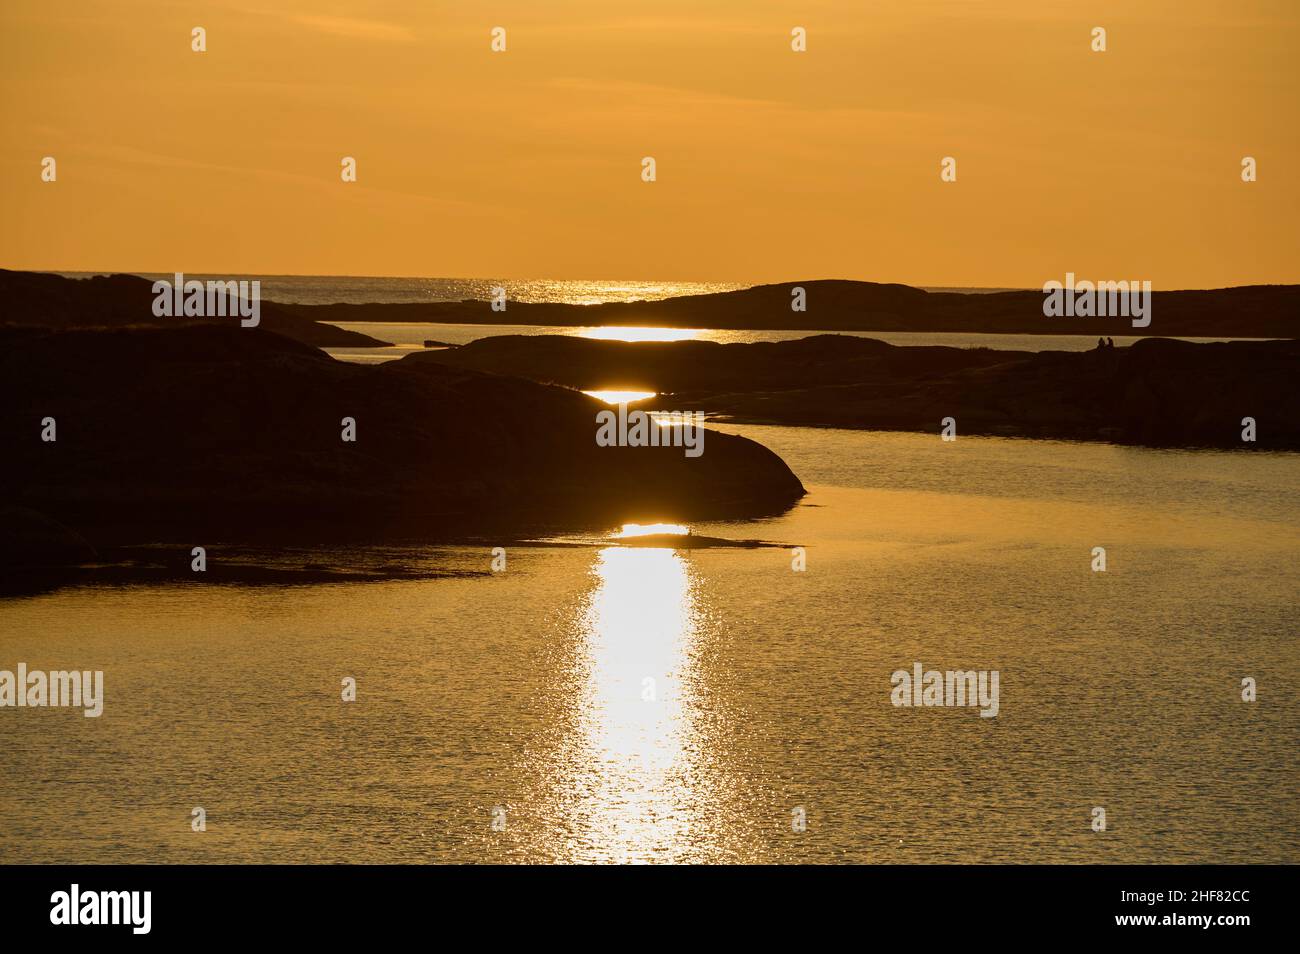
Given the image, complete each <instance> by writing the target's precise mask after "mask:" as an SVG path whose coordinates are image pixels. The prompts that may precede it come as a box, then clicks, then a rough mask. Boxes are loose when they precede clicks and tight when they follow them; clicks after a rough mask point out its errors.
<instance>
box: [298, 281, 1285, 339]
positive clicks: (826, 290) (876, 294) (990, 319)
mask: <svg viewBox="0 0 1300 954" xmlns="http://www.w3.org/2000/svg"><path fill="white" fill-rule="evenodd" d="M1047 277H1049V278H1056V279H1058V280H1059V279H1060V278H1061V277H1062V276H1047ZM1124 277H1125V276H1122V275H1121V276H1115V278H1116V279H1121V278H1124ZM796 286H797V287H800V288H803V289H804V290H805V292H806V293H807V302H808V310H807V311H804V312H793V311H791V310H790V302H791V289H792V288H795V287H796ZM281 307H282V308H283V309H284V310H285V311H287V312H289V313H291V314H295V315H298V316H300V317H303V318H312V319H315V320H317V321H434V322H450V323H454V324H482V325H492V324H507V325H561V326H584V325H662V326H666V327H670V328H757V329H795V330H799V329H805V330H808V331H930V332H941V331H947V332H984V333H1007V334H1010V333H1015V334H1052V335H1075V334H1079V335H1092V336H1096V335H1148V334H1151V335H1166V336H1168V335H1176V336H1181V337H1208V338H1215V337H1224V338H1252V337H1255V338H1289V337H1293V336H1295V334H1296V327H1297V316H1300V285H1247V286H1242V287H1239V288H1218V289H1208V290H1198V291H1158V290H1157V291H1153V292H1152V319H1151V324H1150V325H1149V326H1148V327H1147V328H1134V327H1132V326H1131V324H1130V322H1129V319H1127V318H1121V317H1106V318H1065V317H1060V318H1048V317H1046V316H1044V314H1043V293H1042V291H1041V290H1029V291H1010V292H993V293H985V294H963V293H959V292H927V291H923V290H922V289H919V288H912V287H910V286H908V285H884V284H877V283H875V282H857V281H840V280H827V281H808V282H786V283H783V284H779V285H758V286H756V287H754V288H747V289H743V290H740V291H730V292H719V293H715V294H708V295H685V296H682V297H680V298H668V299H664V300H663V301H638V302H610V303H606V304H602V305H564V304H552V303H539V304H532V303H527V302H514V301H512V302H509V304H508V306H507V308H506V310H505V311H501V312H495V311H493V310H492V309H491V307H490V306H489V304H488V303H487V302H484V301H459V302H430V303H427V304H382V305H381V304H375V305H282V306H281Z"/></svg>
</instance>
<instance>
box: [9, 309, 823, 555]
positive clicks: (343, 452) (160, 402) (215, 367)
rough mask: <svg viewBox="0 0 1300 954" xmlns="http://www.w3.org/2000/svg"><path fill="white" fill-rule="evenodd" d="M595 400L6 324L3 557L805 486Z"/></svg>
mask: <svg viewBox="0 0 1300 954" xmlns="http://www.w3.org/2000/svg"><path fill="white" fill-rule="evenodd" d="M453 350H454V349H453ZM432 353H441V352H432ZM602 407H604V405H603V404H601V403H600V402H598V401H596V400H594V399H592V398H589V397H587V396H586V395H583V394H580V393H577V392H575V391H572V390H569V389H565V388H561V387H554V386H547V385H542V384H538V383H535V382H532V381H527V380H523V379H519V378H503V377H499V376H496V375H489V374H483V373H481V372H477V371H471V370H465V369H460V368H453V367H448V366H446V365H442V364H438V363H436V362H426V363H413V362H406V361H399V362H392V363H389V364H385V365H362V364H349V363H346V362H342V361H337V360H335V359H333V358H331V357H329V356H328V355H326V354H324V353H323V352H321V351H318V350H316V349H315V348H311V347H308V346H306V345H303V344H300V343H298V342H295V341H291V340H289V339H288V338H285V337H281V336H280V335H277V334H272V333H270V332H267V331H264V330H262V329H252V328H240V327H239V326H238V325H237V324H234V325H231V324H226V325H215V326H204V325H188V326H186V325H183V326H179V327H174V328H124V329H116V330H82V329H76V330H68V331H49V330H45V329H33V328H0V442H3V446H4V447H5V467H4V468H3V472H2V476H0V501H3V504H4V505H6V506H8V507H10V508H19V509H20V510H21V511H22V512H23V513H24V514H26V516H24V517H22V518H21V520H18V521H17V522H18V523H20V524H21V527H20V530H21V532H18V533H16V534H13V533H11V534H10V536H11V537H14V536H17V538H18V539H17V540H13V539H11V542H10V544H9V545H8V546H5V545H0V552H4V553H6V554H7V559H8V560H9V562H10V563H13V562H16V561H22V560H24V559H30V558H31V557H32V555H33V554H34V553H35V554H46V555H50V554H53V555H54V556H55V557H57V556H58V554H73V555H77V554H80V553H82V550H81V548H80V546H79V543H78V537H80V538H84V540H86V541H88V542H89V543H90V544H91V545H93V546H95V547H96V548H98V547H100V546H102V545H105V544H118V543H123V542H131V541H140V542H145V541H149V542H156V541H162V540H176V541H182V542H188V543H191V544H195V543H202V542H203V541H216V540H223V541H231V542H245V543H246V542H253V541H258V540H264V541H266V542H268V543H277V542H282V541H289V540H295V541H313V540H331V539H348V540H356V541H361V542H379V541H383V540H391V539H412V540H413V539H420V538H424V539H447V538H448V537H450V536H455V535H462V536H476V537H483V536H487V535H489V534H491V533H494V532H503V533H507V532H510V533H517V532H520V528H521V527H524V526H528V527H550V528H565V527H576V526H595V525H599V524H602V523H603V524H604V525H606V526H607V525H609V524H610V523H613V522H618V521H620V520H631V519H645V518H651V519H664V520H671V519H675V518H676V519H699V518H706V517H723V516H738V517H743V516H756V515H762V514H767V513H775V512H779V511H781V510H784V509H786V508H787V507H789V506H790V505H791V504H793V503H794V502H795V501H796V500H798V499H799V497H800V496H802V495H803V493H804V490H803V487H802V486H801V484H800V483H799V480H798V479H797V478H796V477H795V475H794V474H792V473H791V472H790V469H789V468H788V467H787V466H786V465H785V464H784V463H783V462H782V461H781V460H780V458H778V457H777V456H776V455H775V454H773V453H772V452H771V451H769V450H767V449H766V448H764V447H762V446H760V445H758V444H756V443H754V442H752V441H749V440H746V439H744V438H740V437H734V436H728V435H724V434H718V433H715V432H709V434H708V436H707V439H706V441H705V445H704V448H705V452H704V453H703V454H702V455H701V456H698V457H694V458H692V457H687V456H686V455H685V454H684V453H683V450H682V448H680V447H601V446H598V445H597V443H596V441H595V433H596V419H595V415H596V412H597V411H598V410H599V409H601V408H602ZM344 418H351V419H353V420H354V421H355V428H356V440H355V442H345V441H344V440H343V439H342V435H343V419H344ZM47 419H52V420H53V422H54V427H55V431H54V432H53V434H54V436H55V437H56V440H54V441H46V440H43V439H42V437H43V433H44V432H45V429H46V424H45V423H44V422H45V421H46V420H47ZM15 519H17V518H15ZM42 528H44V529H42ZM60 528H67V529H68V530H70V531H72V532H73V534H75V535H69V534H66V533H64V532H63V530H62V529H60ZM3 535H4V534H3V533H0V537H3ZM41 540H43V541H44V542H43V543H40V544H39V545H38V544H37V542H36V541H41ZM24 541H26V542H25V543H24ZM3 562H4V560H3V559H0V563H3Z"/></svg>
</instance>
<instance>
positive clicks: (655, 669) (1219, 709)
mask: <svg viewBox="0 0 1300 954" xmlns="http://www.w3.org/2000/svg"><path fill="white" fill-rule="evenodd" d="M722 429H724V430H731V431H736V432H741V433H745V434H748V435H750V436H752V437H754V438H755V439H758V440H760V441H762V442H763V443H765V444H767V445H768V446H769V447H771V448H773V449H774V450H776V451H777V452H778V453H780V454H782V456H784V457H785V458H786V460H787V461H788V462H789V463H790V464H791V466H792V467H793V468H794V470H795V471H796V472H797V473H798V474H799V475H800V477H801V478H802V479H803V480H804V483H805V484H806V485H807V486H808V487H809V489H810V491H811V493H810V494H809V496H808V497H807V498H806V499H805V500H804V502H803V503H802V504H801V505H799V506H798V507H796V508H795V509H794V510H792V511H790V512H789V513H788V514H786V515H784V516H782V517H779V518H775V519H771V520H765V521H759V522H751V523H714V524H695V525H692V526H691V527H690V528H689V529H690V531H691V534H692V536H696V537H702V536H716V537H729V538H733V539H750V538H758V539H763V540H767V541H772V542H777V543H780V544H783V546H782V547H777V548H751V549H734V548H727V549H710V548H681V549H669V548H656V547H628V546H623V545H621V544H623V543H625V542H634V541H632V540H631V539H630V538H627V537H619V536H617V535H616V533H617V528H610V531H609V534H610V535H609V538H608V539H606V540H603V541H602V540H601V539H600V538H599V537H597V538H596V539H595V540H594V541H593V539H592V538H591V537H590V536H587V537H581V538H577V537H575V538H573V539H571V540H568V541H566V542H569V543H592V542H595V543H597V544H598V545H594V546H549V545H548V546H531V547H524V546H512V547H510V548H508V551H507V555H508V565H507V569H506V570H505V571H504V572H501V573H497V574H485V575H483V576H469V577H458V578H448V579H438V580H428V581H416V582H412V581H404V582H387V583H383V582H381V583H346V584H322V585H308V586H296V587H277V586H256V587H246V586H215V585H196V584H193V583H186V584H183V585H172V586H157V585H140V586H122V587H94V586H84V587H80V588H74V589H65V590H60V591H57V592H54V593H51V594H46V595H41V596H35V597H28V598H20V599H10V600H5V601H0V669H13V668H14V667H15V666H16V664H17V663H18V662H20V661H22V662H26V663H27V664H28V665H29V666H30V667H32V668H37V667H40V668H54V669H60V668H79V669H102V670H104V673H105V686H106V696H107V699H106V703H105V711H104V715H103V716H102V717H100V718H98V719H87V718H83V717H82V715H81V714H80V712H79V711H77V710H66V709H23V710H16V709H0V861H11V862H13V861H51V860H59V861H144V862H149V861H178V862H180V861H226V862H238V861H311V862H335V861H378V862H392V861H400V862H424V861H474V862H495V861H539V862H542V861H554V860H565V861H755V862H775V861H858V862H928V861H1019V862H1048V861H1062V862H1150V861H1174V862H1179V861H1206V862H1213V861H1221V862H1228V861H1233V862H1256V861H1286V862H1295V861H1298V860H1300V850H1298V848H1300V837H1298V836H1297V823H1298V821H1300V805H1298V803H1297V796H1296V792H1297V784H1296V783H1297V778H1298V776H1297V769H1298V767H1300V765H1298V760H1297V754H1296V753H1297V751H1300V746H1298V745H1297V743H1298V742H1300V730H1298V729H1297V720H1296V717H1295V713H1296V711H1297V701H1298V698H1297V697H1298V695H1300V692H1298V690H1297V676H1298V675H1300V671H1298V670H1300V665H1298V663H1297V659H1298V656H1297V651H1296V644H1295V637H1296V629H1297V612H1296V593H1297V584H1298V583H1300V574H1298V572H1297V569H1296V566H1297V562H1296V558H1297V553H1298V549H1300V503H1298V501H1300V494H1298V493H1297V491H1300V457H1297V456H1284V455H1268V454H1258V453H1240V454H1228V453H1221V452H1184V451H1151V450H1138V449H1123V448H1116V447H1110V446H1106V445H1078V444H1068V443H1050V442H1028V441H1009V440H997V439H980V438H961V439H959V440H958V441H957V442H955V443H948V444H945V443H943V442H941V441H940V440H939V439H938V438H937V437H928V436H923V435H910V434H876V433H866V432H842V431H828V430H813V429H805V428H778V427H723V428H722ZM671 517H672V515H670V514H663V515H660V514H629V519H639V520H641V522H643V523H651V522H653V521H654V520H655V519H671ZM670 529H671V528H670ZM656 532H658V531H656ZM651 539H652V540H653V539H658V538H651ZM796 545H798V546H802V547H804V548H805V552H806V559H807V569H806V571H804V572H795V571H793V570H792V568H791V564H792V552H791V550H790V549H789V548H790V547H793V546H796ZM1096 546H1104V547H1105V548H1106V550H1107V557H1108V569H1107V571H1106V572H1105V573H1094V572H1092V571H1091V570H1090V566H1089V565H1090V562H1091V559H1092V558H1091V551H1092V548H1093V547H1096ZM489 549H490V543H487V542H485V545H484V546H482V547H456V548H445V549H440V548H428V549H426V550H422V551H419V552H417V553H412V554H410V555H409V558H410V559H412V560H419V561H426V562H429V563H431V564H432V565H436V566H439V567H446V568H449V569H459V570H485V571H486V570H487V569H488V567H489V562H490V559H491V556H490V552H489ZM219 558H220V547H219V546H216V547H213V548H212V550H211V551H210V559H219ZM914 662H921V663H922V664H924V666H925V667H927V668H931V667H932V668H936V669H996V670H998V671H999V672H1000V711H999V713H998V715H997V717H996V718H988V719H985V718H980V717H979V715H978V712H977V711H976V710H975V709H948V708H895V707H894V706H892V705H891V704H890V689H891V684H890V675H891V673H892V672H893V671H894V670H896V669H910V668H911V666H912V664H913V663H914ZM345 676H353V677H355V678H356V679H357V687H358V699H357V701H356V702H355V703H344V702H342V701H341V700H340V681H341V680H342V678H343V677H345ZM1246 676H1250V677H1253V678H1255V679H1256V680H1257V682H1258V685H1259V699H1258V701H1257V702H1255V703H1244V702H1242V701H1241V700H1240V684H1241V680H1242V678H1243V677H1246ZM196 806H202V807H203V808H204V809H205V810H206V812H207V831H206V832H203V833H195V832H192V831H191V830H190V818H191V809H192V808H194V807H196ZM1096 806H1103V807H1105V809H1106V814H1107V822H1108V830H1107V831H1105V832H1093V831H1092V830H1091V829H1090V822H1091V817H1092V816H1091V813H1092V809H1093V808H1094V807H1096ZM796 808H803V809H805V810H806V813H807V830H806V831H804V832H801V833H800V832H796V831H794V830H792V825H791V820H792V812H793V810H794V809H796ZM497 809H500V810H501V811H499V812H496V813H495V816H494V811H495V810H497ZM494 817H496V818H497V820H498V825H497V827H498V828H501V830H494V828H493V819H494ZM502 820H504V827H503V828H502V826H501V821H502Z"/></svg>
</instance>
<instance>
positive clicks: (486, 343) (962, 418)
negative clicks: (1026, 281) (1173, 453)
mask: <svg viewBox="0 0 1300 954" xmlns="http://www.w3.org/2000/svg"><path fill="white" fill-rule="evenodd" d="M411 361H420V362H438V363H443V364H447V365H450V366H454V367H461V368H473V369H476V370H481V371H497V372H500V373H504V374H512V375H518V376H522V377H528V378H532V379H534V380H539V381H554V382H558V383H561V384H566V385H568V386H570V387H575V388H586V389H595V388H602V387H604V388H616V387H617V388H636V389H643V390H651V391H658V392H661V393H662V392H671V394H670V395H664V396H663V397H661V398H660V399H659V401H658V402H657V403H658V404H660V405H662V406H665V407H671V408H672V409H674V410H703V411H708V412H710V413H713V414H720V415H726V416H728V417H730V418H732V419H734V420H737V421H746V422H759V423H780V424H808V425H818V426H828V427H850V428H867V429H878V430H916V431H929V432H937V431H938V430H939V427H940V421H941V420H942V419H943V418H945V417H953V418H955V419H956V420H957V422H958V425H957V426H958V430H959V433H964V434H972V433H974V434H980V433H982V434H1007V435H1022V436H1029V437H1044V438H1070V439H1080V440H1111V441H1116V442H1121V443H1134V444H1149V445H1203V446H1214V447H1231V448H1252V449H1275V450H1276V449H1300V391H1298V390H1297V388H1296V387H1295V381H1296V380H1297V379H1298V374H1297V372H1300V342H1297V341H1294V340H1281V341H1238V342H1225V343H1217V344H1210V343H1204V344H1194V343H1190V342H1185V341H1174V340H1169V339H1161V338H1147V339H1143V340H1141V341H1139V342H1137V343H1136V344H1134V345H1133V346H1132V347H1129V348H1113V349H1104V350H1093V351H1086V352H1064V351H1047V352H1025V351H994V350H991V349H987V348H968V349H963V348H940V347H895V346H893V345H889V344H885V343H884V342H882V341H876V340H873V339H870V338H860V337H850V336H844V335H818V336H815V337H810V338H805V339H802V340H800V341H785V342H765V343H761V344H726V345H723V344H717V343H714V342H700V341H692V342H677V343H669V344H649V343H640V344H627V343H624V342H613V341H591V340H587V339H584V338H576V337H563V336H547V337H523V336H510V337H504V336H503V337H494V338H484V339H480V340H478V341H475V342H473V343H471V344H468V345H465V346H464V347H461V348H457V349H455V350H453V351H440V352H430V353H425V354H420V355H415V356H412V357H410V358H407V359H405V361H404V363H405V362H411ZM1246 417H1252V418H1254V419H1255V420H1256V423H1257V427H1256V436H1257V440H1256V441H1255V442H1254V443H1245V442H1243V441H1242V439H1241V433H1242V419H1243V418H1246Z"/></svg>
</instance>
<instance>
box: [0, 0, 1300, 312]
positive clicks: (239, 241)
mask: <svg viewBox="0 0 1300 954" xmlns="http://www.w3.org/2000/svg"><path fill="white" fill-rule="evenodd" d="M263 11H264V12H263ZM195 26H202V27H204V28H205V29H206V30H207V46H208V51H207V52H206V53H201V54H200V53H194V52H192V51H191V49H190V31H191V28H193V27H195ZM494 26H503V27H505V28H506V30H507V38H508V50H507V52H505V53H493V52H492V51H491V50H490V47H489V44H490V36H489V31H490V30H491V28H492V27H494ZM795 26H803V27H806V28H807V31H808V51H807V52H806V53H795V52H792V51H791V48H790V31H791V29H792V28H793V27H795ZM1094 26H1103V27H1105V28H1106V29H1107V31H1108V47H1109V49H1108V51H1107V52H1106V53H1094V52H1092V51H1091V49H1090V31H1091V30H1092V28H1093V27H1094ZM1298 59H1300V3H1297V2H1295V0H1277V2H1268V0H1224V2H1218V0H1169V2H1165V0H1140V2H1139V0H1134V2H1129V0H1125V2H1118V0H1115V2H1103V0H1093V2H1082V0H1080V2H1074V0H1062V2H1047V0H984V2H975V0H878V2H877V0H871V2H868V0H841V2H825V0H803V2H774V0H744V2H741V0H729V2H723V0H655V2H653V3H627V2H625V3H614V2H610V0H557V2H553V3H545V4H540V3H537V2H536V0H529V2H522V0H521V2H514V0H499V2H494V3H491V4H483V3H451V2H446V0H375V2H369V3H345V2H338V0H310V2H309V0H277V2H275V3H269V2H268V3H259V2H258V0H234V2H195V3H178V2H138V0H112V2H107V0H73V2H69V3H66V4H65V3H60V4H51V3H50V2H49V0H5V2H4V4H3V6H2V7H0V113H2V114H3V126H2V127H0V128H2V129H3V132H2V134H0V210H3V211H2V212H0V215H2V217H3V218H2V220H3V229H0V267H6V268H36V269H61V270H63V269H66V270H74V269H75V270H83V269H84V270H122V271H147V272H148V271H156V272H170V271H177V270H183V271H190V272H217V273H261V274H343V275H412V276H415V275H419V276H435V277H484V278H506V279H510V278H518V279H523V278H570V279H650V280H673V279H677V280H703V281H709V280H716V281H739V282H765V281H783V280H792V279H813V278H836V277H841V278H861V279H869V280H876V281H901V282H907V283H911V284H920V285H975V286H1041V284H1042V283H1043V282H1044V281H1046V280H1048V279H1052V278H1056V279H1060V278H1062V277H1063V276H1064V274H1065V272H1066V271H1073V272H1076V273H1078V274H1079V275H1080V276H1081V277H1088V278H1107V279H1125V278H1128V279H1135V280H1136V279H1146V280H1150V281H1152V282H1153V284H1154V285H1155V287H1156V288H1157V289H1160V288H1178V287H1214V286H1222V285H1234V284H1252V283H1262V282H1296V281H1300V266H1297V256H1296V253H1297V249H1298V248H1300V240H1298V239H1300V224H1298V214H1300V181H1297V176H1298V174H1300V162H1298V158H1297V150H1298V148H1300V123H1298V122H1297V116H1300V109H1298V108H1297V107H1298V106H1300V71H1298V70H1297V68H1296V63H1297V60H1298ZM44 156H53V157H55V158H56V160H57V163H58V180H57V182H54V183H46V182H42V181H41V175H40V173H41V159H42V157H44ZM343 156H354V157H356V159H357V163H358V179H359V181H358V182H357V183H354V184H345V183H343V182H342V181H341V180H340V176H339V170H340V159H341V158H342V157H343ZM643 156H653V157H655V159H656V161H657V164H658V170H657V171H658V181H656V182H654V183H646V182H643V181H642V180H641V176H640V173H641V158H642V157H643ZM944 156H954V157H956V159H957V162H958V181H957V182H955V183H943V182H941V181H940V178H939V164H940V160H941V158H942V157H944ZM1243 156H1254V157H1255V158H1256V159H1257V160H1258V163H1259V181H1258V182H1255V183H1250V184H1246V183H1243V182H1242V181H1241V175H1240V171H1241V160H1242V157H1243Z"/></svg>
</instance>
